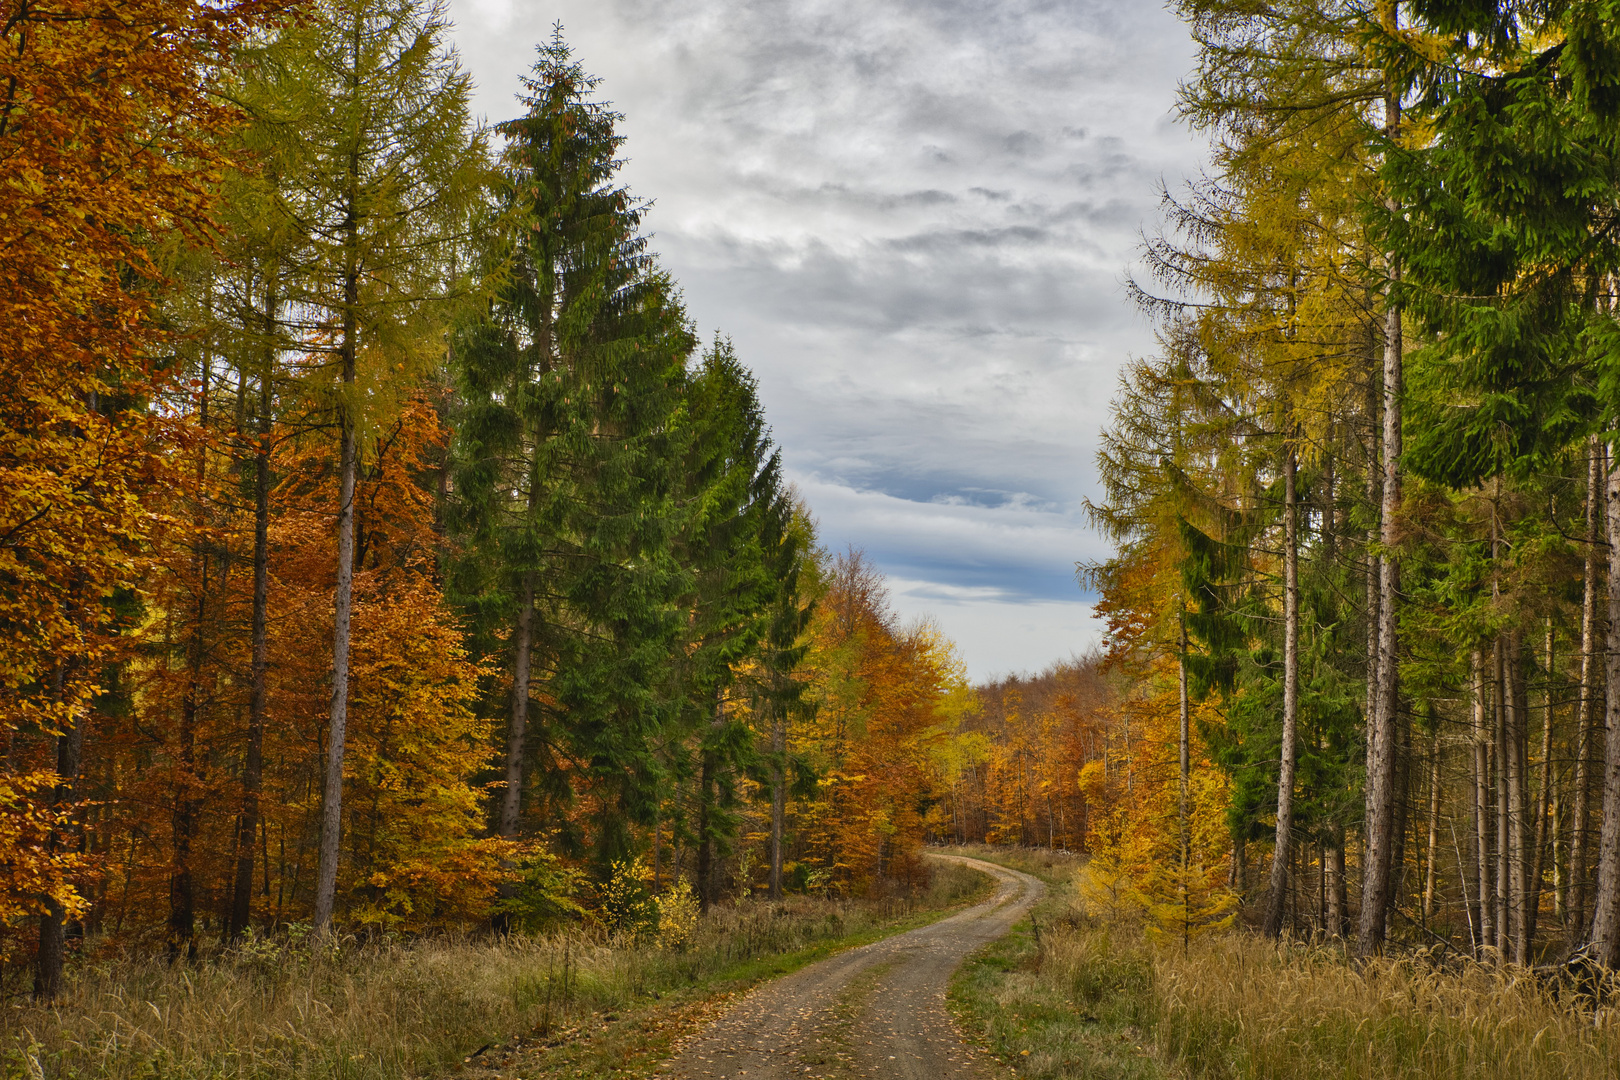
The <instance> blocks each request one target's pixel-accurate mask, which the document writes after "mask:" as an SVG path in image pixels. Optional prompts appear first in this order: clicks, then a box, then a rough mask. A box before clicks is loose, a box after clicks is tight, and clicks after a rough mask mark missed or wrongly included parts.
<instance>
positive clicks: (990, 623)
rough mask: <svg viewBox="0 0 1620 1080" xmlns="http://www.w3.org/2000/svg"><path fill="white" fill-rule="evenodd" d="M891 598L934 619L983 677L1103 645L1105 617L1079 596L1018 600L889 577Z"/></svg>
mask: <svg viewBox="0 0 1620 1080" xmlns="http://www.w3.org/2000/svg"><path fill="white" fill-rule="evenodd" d="M889 589H890V600H891V602H892V604H893V606H894V610H895V611H896V612H897V613H898V614H899V615H900V616H901V617H902V618H904V619H919V618H924V617H926V618H930V619H932V620H934V622H936V623H938V624H939V627H940V629H941V630H943V631H944V632H945V634H946V636H947V637H949V638H950V639H951V640H952V641H954V642H956V646H957V648H958V649H959V650H960V651H961V654H962V656H963V658H964V659H965V660H966V661H967V665H968V677H969V678H970V679H971V680H973V681H974V682H985V681H988V680H990V679H993V678H996V677H998V676H1002V675H1012V674H1019V673H1030V674H1033V673H1035V672H1038V671H1040V670H1041V669H1042V668H1045V667H1047V666H1048V665H1049V664H1051V663H1053V662H1054V661H1058V660H1066V659H1068V658H1070V657H1077V656H1084V655H1085V654H1086V653H1088V652H1090V651H1091V650H1093V649H1095V648H1097V647H1098V646H1099V645H1101V644H1102V638H1103V631H1104V629H1105V627H1104V626H1103V623H1102V620H1101V619H1098V618H1097V617H1096V616H1095V615H1094V614H1093V613H1092V606H1091V605H1090V604H1087V603H1080V602H1077V601H1052V600H1041V601H1031V600H1017V601H1010V600H1008V599H1005V598H1002V597H1000V596H997V595H995V594H996V593H997V592H998V590H995V589H989V588H984V589H969V588H962V587H960V586H955V585H948V584H942V583H939V582H932V581H918V580H914V579H910V578H901V577H894V576H890V578H889Z"/></svg>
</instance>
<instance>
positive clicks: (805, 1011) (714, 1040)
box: [660, 854, 1045, 1080]
mask: <svg viewBox="0 0 1620 1080" xmlns="http://www.w3.org/2000/svg"><path fill="white" fill-rule="evenodd" d="M929 857H930V858H935V859H949V860H951V861H953V862H961V863H969V864H971V865H972V866H973V868H974V869H976V870H983V871H984V872H985V873H987V874H990V875H992V876H993V877H995V878H996V880H997V888H996V894H995V895H994V896H993V897H991V898H990V899H989V900H986V901H985V902H984V903H982V904H978V905H977V906H975V907H971V908H968V909H967V910H965V911H960V912H958V913H956V914H955V915H952V916H950V917H949V918H946V919H941V920H940V921H939V922H936V923H932V924H930V925H928V926H923V927H919V928H918V929H916V930H911V931H908V932H907V933H904V934H897V935H896V936H894V937H891V938H885V939H884V940H882V941H875V942H873V943H872V944H870V945H863V946H861V947H860V948H858V949H851V950H849V951H848V952H844V953H840V954H838V955H837V956H833V957H829V958H828V959H826V960H823V961H821V962H819V963H816V964H812V965H810V966H809V967H806V968H803V969H801V970H799V971H797V972H795V973H793V974H792V975H788V976H786V977H785V978H782V979H778V980H776V981H775V982H770V983H766V984H765V985H763V986H760V987H758V988H757V989H755V990H754V991H752V992H751V993H749V994H748V995H747V996H746V997H744V998H743V999H742V1000H740V1001H739V1002H738V1003H737V1004H736V1005H735V1006H733V1007H732V1008H731V1009H730V1010H729V1011H728V1012H726V1013H725V1014H724V1015H722V1016H721V1017H720V1018H719V1019H717V1020H715V1021H714V1022H713V1023H711V1024H710V1025H709V1026H708V1027H706V1028H704V1029H703V1030H702V1031H700V1032H698V1033H697V1035H696V1036H695V1037H694V1038H693V1039H692V1040H691V1041H689V1042H688V1043H687V1044H686V1046H685V1047H684V1048H683V1049H682V1050H681V1052H680V1053H679V1054H678V1055H677V1056H676V1057H674V1058H672V1059H671V1060H670V1061H669V1062H667V1063H666V1064H664V1065H663V1066H661V1067H660V1071H661V1073H662V1074H663V1075H665V1076H673V1077H678V1078H680V1080H787V1078H788V1077H793V1078H794V1080H821V1078H825V1080H846V1078H854V1077H884V1078H890V1077H893V1078H897V1080H968V1078H973V1080H981V1078H986V1077H991V1076H996V1075H1005V1070H1000V1069H998V1068H997V1067H996V1066H995V1065H994V1064H993V1062H992V1059H990V1058H988V1057H986V1056H985V1055H983V1054H982V1053H979V1052H977V1051H975V1050H973V1049H972V1048H971V1047H969V1046H968V1045H967V1044H966V1043H965V1042H963V1041H962V1038H961V1036H960V1035H959V1034H958V1033H957V1030H956V1026H955V1024H954V1023H952V1021H951V1018H950V1015H949V1014H948V1013H947V1012H946V1011H945V988H946V984H947V983H948V982H949V981H950V978H951V974H952V972H954V971H955V970H956V968H957V966H958V965H959V964H961V962H962V959H963V957H965V956H967V954H968V953H970V952H972V951H973V950H974V949H977V948H979V947H980V946H982V945H986V944H988V943H990V942H991V941H994V940H995V939H996V938H998V937H1001V936H1002V935H1003V934H1005V933H1007V931H1008V930H1010V929H1011V928H1012V925H1013V923H1015V922H1017V921H1018V919H1019V917H1020V916H1022V915H1023V914H1024V912H1025V911H1027V910H1029V907H1030V905H1031V904H1033V903H1034V902H1035V901H1036V900H1037V899H1038V898H1039V897H1040V895H1041V893H1042V892H1043V891H1044V889H1045V886H1043V885H1042V884H1041V883H1040V881H1038V880H1037V879H1035V878H1033V877H1030V876H1029V875H1028V874H1022V873H1019V872H1018V871H1016V870H1008V869H1006V868H1005V867H1001V866H996V865H995V864H993V863H987V862H983V861H982V860H979V859H968V858H964V857H962V856H959V855H935V854H930V856H929Z"/></svg>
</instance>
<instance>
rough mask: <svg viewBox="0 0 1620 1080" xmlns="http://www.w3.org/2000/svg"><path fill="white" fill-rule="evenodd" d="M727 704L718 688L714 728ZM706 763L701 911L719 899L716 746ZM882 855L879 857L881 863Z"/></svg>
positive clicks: (701, 796) (701, 797) (701, 787)
mask: <svg viewBox="0 0 1620 1080" xmlns="http://www.w3.org/2000/svg"><path fill="white" fill-rule="evenodd" d="M724 708H725V702H724V699H723V698H722V697H721V695H720V691H719V690H718V689H717V690H715V692H714V719H713V721H712V722H711V726H712V727H714V728H719V727H720V725H721V724H723V723H725V712H724ZM701 754H702V759H703V763H702V765H701V767H700V768H699V769H698V852H697V879H698V910H699V911H702V912H707V911H708V910H709V909H710V908H711V907H713V906H714V902H715V900H717V899H718V897H716V895H715V892H716V890H715V882H714V876H715V865H714V864H715V858H714V835H713V833H714V782H715V775H714V774H715V764H716V763H715V760H714V750H713V748H712V747H709V746H704V747H703V748H702V751H701ZM881 859H882V856H881V855H879V860H880V861H881Z"/></svg>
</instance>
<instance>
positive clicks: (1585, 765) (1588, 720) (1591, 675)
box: [1565, 435, 1605, 937]
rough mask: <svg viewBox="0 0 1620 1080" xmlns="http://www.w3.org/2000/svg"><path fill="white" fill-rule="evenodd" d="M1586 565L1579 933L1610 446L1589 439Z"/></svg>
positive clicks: (1577, 850) (1571, 905) (1575, 912)
mask: <svg viewBox="0 0 1620 1080" xmlns="http://www.w3.org/2000/svg"><path fill="white" fill-rule="evenodd" d="M1587 455H1588V456H1587V463H1586V564H1585V567H1584V568H1583V570H1584V572H1583V573H1582V576H1581V701H1580V716H1579V718H1578V719H1577V720H1576V722H1575V791H1574V794H1573V800H1574V805H1573V806H1572V807H1571V810H1572V811H1573V812H1572V814H1571V815H1570V830H1569V901H1568V904H1567V905H1566V908H1565V911H1566V920H1567V921H1566V925H1567V927H1568V929H1569V932H1570V935H1571V936H1572V937H1573V936H1574V935H1576V934H1580V933H1582V932H1584V931H1585V929H1586V893H1587V885H1588V882H1589V881H1590V878H1589V877H1588V872H1587V866H1586V864H1587V845H1588V835H1587V834H1588V831H1589V829H1590V827H1591V808H1592V736H1593V734H1594V733H1595V731H1594V729H1595V727H1596V717H1597V700H1598V698H1597V674H1598V667H1597V666H1598V659H1597V619H1598V615H1597V593H1598V559H1599V557H1600V548H1601V547H1602V545H1603V521H1604V514H1603V509H1602V508H1603V474H1604V464H1605V462H1604V446H1603V443H1602V442H1600V441H1599V440H1598V438H1597V436H1595V435H1594V436H1593V437H1592V438H1591V439H1590V440H1589V441H1588V443H1587Z"/></svg>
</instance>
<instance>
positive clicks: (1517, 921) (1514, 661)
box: [1503, 630, 1530, 964]
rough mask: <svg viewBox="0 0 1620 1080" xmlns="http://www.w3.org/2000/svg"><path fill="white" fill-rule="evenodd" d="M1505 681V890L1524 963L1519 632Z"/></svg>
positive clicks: (1511, 638) (1511, 640) (1525, 836)
mask: <svg viewBox="0 0 1620 1080" xmlns="http://www.w3.org/2000/svg"><path fill="white" fill-rule="evenodd" d="M1504 666H1505V672H1504V674H1505V675H1506V679H1507V743H1506V744H1505V745H1504V747H1503V749H1504V750H1505V751H1506V753H1505V754H1504V755H1503V761H1504V763H1505V764H1506V765H1507V797H1508V843H1509V849H1508V861H1509V863H1510V865H1509V867H1508V888H1509V892H1510V896H1511V897H1512V901H1511V903H1512V906H1511V908H1510V911H1511V913H1512V916H1513V962H1514V963H1516V964H1523V963H1525V962H1526V959H1527V957H1528V956H1529V951H1530V943H1529V940H1528V939H1527V937H1526V935H1525V932H1526V931H1527V930H1528V929H1529V925H1530V924H1529V919H1528V917H1527V915H1526V911H1525V905H1526V891H1527V890H1526V887H1525V886H1526V883H1527V878H1528V875H1529V872H1530V866H1529V862H1530V860H1529V859H1528V858H1527V856H1528V855H1529V853H1530V830H1529V828H1527V826H1528V825H1529V822H1528V820H1527V817H1528V811H1529V806H1528V803H1529V800H1528V799H1527V798H1526V797H1525V796H1526V793H1527V790H1528V789H1527V785H1526V777H1525V772H1526V770H1525V757H1526V754H1525V737H1526V731H1525V728H1526V726H1527V725H1526V723H1525V711H1526V710H1525V701H1526V698H1525V693H1524V650H1523V643H1522V641H1521V639H1520V636H1519V631H1517V630H1513V631H1510V632H1509V634H1508V638H1507V655H1506V657H1505V665H1504Z"/></svg>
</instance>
